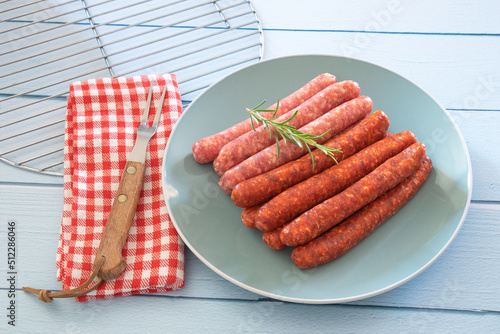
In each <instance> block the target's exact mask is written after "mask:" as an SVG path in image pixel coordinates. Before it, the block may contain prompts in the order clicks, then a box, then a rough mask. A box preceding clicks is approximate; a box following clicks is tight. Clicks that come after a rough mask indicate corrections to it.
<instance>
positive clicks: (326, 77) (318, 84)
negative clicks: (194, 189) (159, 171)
mask: <svg viewBox="0 0 500 334" xmlns="http://www.w3.org/2000/svg"><path fill="white" fill-rule="evenodd" d="M336 82H337V79H336V78H335V76H333V75H331V74H329V73H323V74H320V75H318V76H317V77H316V78H314V79H313V80H311V81H309V82H308V83H307V84H306V85H304V86H303V87H302V88H300V89H299V90H297V91H296V92H294V93H292V94H291V95H289V96H287V97H285V98H284V99H282V100H280V101H279V109H278V113H277V115H283V114H284V113H286V112H288V111H290V110H292V109H294V108H297V107H298V106H299V105H301V104H302V103H304V102H305V101H306V100H308V99H309V98H311V97H312V96H313V95H315V94H316V93H319V92H320V91H321V90H323V89H324V88H326V87H328V86H329V85H331V84H334V83H336ZM268 109H269V110H274V109H276V104H274V105H273V106H271V107H269V108H268ZM262 116H263V117H266V118H270V117H271V116H272V113H263V114H262ZM254 126H256V127H257V126H259V124H254ZM250 130H252V125H251V123H250V119H246V120H244V121H243V122H240V123H238V124H236V125H234V126H232V127H230V128H229V129H226V130H224V131H222V132H219V133H216V134H213V135H211V136H208V137H205V138H203V139H200V140H198V141H197V142H196V143H194V145H193V147H192V151H193V157H194V160H196V161H197V162H199V163H208V162H210V161H213V160H214V159H215V158H217V155H219V151H220V149H221V148H222V147H223V146H224V145H226V144H227V143H229V142H231V141H232V140H234V139H236V138H238V137H239V136H241V135H243V134H245V133H247V132H248V131H250Z"/></svg>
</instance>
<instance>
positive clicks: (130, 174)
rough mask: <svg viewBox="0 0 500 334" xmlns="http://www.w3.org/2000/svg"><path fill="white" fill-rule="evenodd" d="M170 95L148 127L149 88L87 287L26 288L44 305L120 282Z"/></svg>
mask: <svg viewBox="0 0 500 334" xmlns="http://www.w3.org/2000/svg"><path fill="white" fill-rule="evenodd" d="M166 92H167V86H165V89H164V90H163V93H162V95H161V99H160V101H159V104H158V106H157V107H156V114H155V118H154V121H153V124H152V125H151V126H149V127H148V126H147V124H148V116H149V109H150V107H151V97H152V95H153V83H151V86H150V87H149V93H148V98H147V102H146V108H145V109H144V111H143V112H142V115H141V123H140V124H139V127H138V128H137V138H136V140H135V145H134V148H133V149H132V151H131V152H130V154H129V156H128V159H127V163H126V165H125V168H124V170H123V172H122V177H121V180H120V184H119V186H118V191H117V193H116V196H115V200H114V202H113V205H112V206H111V211H110V213H109V217H108V221H107V222H106V227H105V228H104V232H103V234H102V238H101V242H100V244H99V249H98V250H97V255H96V257H95V260H94V267H93V269H92V274H91V275H90V277H89V278H88V279H87V281H85V283H83V284H81V285H80V286H78V287H76V288H74V289H71V290H63V291H56V292H51V291H50V290H47V289H43V290H37V289H33V288H30V287H23V290H24V291H28V292H32V293H36V294H38V298H39V299H40V300H41V301H43V302H45V303H50V302H52V300H53V299H54V298H70V297H77V296H81V295H85V294H87V293H89V292H90V291H93V290H95V289H97V288H98V287H99V285H100V284H101V283H102V282H104V281H108V280H112V279H115V278H117V277H118V276H120V274H121V273H122V272H123V271H124V270H125V267H126V266H127V264H126V263H125V260H124V259H123V257H122V249H123V245H124V244H125V240H127V236H128V231H129V230H130V226H131V225H132V221H133V219H134V215H135V210H136V208H137V202H138V200H139V195H140V194H141V190H142V186H143V183H144V171H145V170H146V164H145V162H146V150H147V148H148V143H149V140H150V139H151V137H153V135H154V134H155V132H156V128H157V127H158V123H159V121H160V117H161V111H162V108H163V101H164V100H165V93H166ZM96 277H98V280H97V281H96V282H95V283H93V284H92V285H91V286H89V285H90V284H91V283H92V282H93V281H94V279H95V278H96Z"/></svg>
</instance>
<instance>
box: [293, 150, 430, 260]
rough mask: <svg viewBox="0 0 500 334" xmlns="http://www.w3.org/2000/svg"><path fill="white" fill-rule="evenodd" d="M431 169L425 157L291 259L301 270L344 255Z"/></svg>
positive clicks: (393, 210)
mask: <svg viewBox="0 0 500 334" xmlns="http://www.w3.org/2000/svg"><path fill="white" fill-rule="evenodd" d="M431 170H432V161H431V159H430V158H429V157H427V156H426V157H425V158H424V160H423V161H422V163H421V164H420V166H419V167H418V168H417V169H416V170H415V173H413V175H411V176H410V177H408V178H407V179H406V180H404V181H403V182H401V183H400V184H398V185H397V186H395V187H394V188H392V189H391V190H389V191H388V192H386V193H385V194H383V195H381V196H380V197H378V198H377V199H375V200H374V201H373V202H371V203H370V204H368V205H367V206H365V207H364V208H362V209H361V210H359V211H357V212H356V213H355V214H353V215H352V216H350V217H349V218H347V219H346V220H344V221H343V222H342V223H340V224H338V225H337V226H335V227H333V228H332V229H331V230H329V231H327V232H325V233H323V234H322V235H321V236H319V237H317V238H316V239H314V240H312V241H310V242H308V243H307V244H305V245H302V246H297V247H295V249H294V250H293V252H292V260H293V262H295V264H296V265H297V266H298V267H299V268H301V269H308V268H314V267H316V266H319V265H321V264H325V263H328V262H330V261H332V260H334V259H336V258H338V257H340V256H342V255H344V254H345V253H347V252H348V251H349V250H350V249H352V248H353V247H354V246H356V245H357V244H359V243H360V242H361V241H363V239H365V238H366V237H368V236H369V235H370V234H371V233H372V232H373V231H375V229H377V228H378V227H379V226H380V225H382V224H383V223H384V222H385V221H387V220H388V219H389V218H391V217H392V216H393V215H394V214H395V213H396V212H398V211H399V210H400V209H401V208H402V207H403V206H404V205H405V204H406V203H408V202H409V201H410V200H411V199H412V198H413V196H415V194H416V193H417V192H418V191H419V190H420V188H421V187H422V186H423V184H424V183H425V181H426V180H427V178H428V176H429V174H430V172H431Z"/></svg>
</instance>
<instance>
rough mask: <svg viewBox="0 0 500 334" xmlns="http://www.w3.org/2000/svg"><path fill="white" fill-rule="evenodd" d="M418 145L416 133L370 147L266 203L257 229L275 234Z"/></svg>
mask: <svg viewBox="0 0 500 334" xmlns="http://www.w3.org/2000/svg"><path fill="white" fill-rule="evenodd" d="M416 142H417V137H415V135H414V134H413V133H411V132H410V131H404V132H400V133H397V134H394V135H390V136H389V137H386V138H384V139H382V140H380V141H378V142H376V143H375V144H372V145H370V146H369V147H367V148H365V149H364V150H362V151H360V152H358V153H356V154H354V155H353V156H351V157H349V158H347V159H346V160H343V161H341V162H340V163H339V164H337V165H335V166H333V167H330V168H328V169H327V170H325V171H323V172H322V173H320V174H317V175H315V176H313V177H311V178H309V179H307V180H305V181H303V182H301V183H299V184H297V185H295V186H293V187H291V188H289V189H287V190H285V191H284V192H282V193H281V194H279V195H277V196H276V197H274V198H273V199H271V200H270V201H269V202H267V203H265V204H264V205H263V206H262V207H261V208H260V210H259V212H258V214H257V217H256V219H255V220H254V221H255V226H256V227H257V228H258V229H259V230H262V231H271V230H274V229H275V228H277V227H278V226H281V225H283V224H285V223H287V222H289V221H291V220H292V219H294V218H295V217H297V216H298V215H300V214H301V213H303V212H306V211H307V210H309V209H311V208H312V207H314V206H315V205H317V204H319V203H321V202H323V201H325V200H327V199H329V198H330V197H332V196H334V195H336V194H338V193H339V192H341V191H342V190H344V189H345V188H347V187H349V186H350V185H351V184H353V183H354V182H356V181H358V180H359V179H361V178H362V177H364V176H365V175H366V174H368V173H370V172H371V171H373V170H374V169H375V168H376V167H378V166H379V165H380V164H382V163H383V162H384V161H386V160H387V159H389V158H391V157H393V156H395V155H396V154H398V153H399V152H401V151H402V150H404V149H405V148H407V147H408V146H410V145H411V144H414V143H416Z"/></svg>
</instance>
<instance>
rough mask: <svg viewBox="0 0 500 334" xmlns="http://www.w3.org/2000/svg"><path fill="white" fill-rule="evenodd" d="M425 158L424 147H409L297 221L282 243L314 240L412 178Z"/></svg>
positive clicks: (295, 243) (422, 145)
mask: <svg viewBox="0 0 500 334" xmlns="http://www.w3.org/2000/svg"><path fill="white" fill-rule="evenodd" d="M424 155H425V145H424V144H421V143H415V144H413V145H411V146H410V147H408V148H406V149H405V150H403V151H402V152H401V153H399V154H397V155H396V156H394V157H392V158H390V159H388V160H387V161H386V162H384V163H383V164H382V165H380V166H379V167H377V168H376V169H375V170H374V171H372V172H371V173H370V174H368V175H366V176H365V177H363V178H362V179H361V180H359V181H357V182H356V183H354V184H353V185H351V186H350V187H349V188H347V189H345V190H344V191H342V192H341V193H339V194H337V195H335V196H333V197H332V198H330V199H328V200H326V201H324V202H323V203H321V204H318V205H316V206H315V207H314V208H312V209H310V210H308V211H306V212H304V213H303V214H301V215H300V216H299V217H297V218H296V219H294V220H293V221H292V222H291V223H289V224H288V225H286V226H285V227H284V228H283V230H282V231H281V236H280V237H281V241H283V243H284V244H285V245H287V246H297V245H303V244H305V243H307V242H309V241H311V240H313V239H314V238H316V237H317V236H319V235H320V234H321V233H323V232H325V231H327V230H328V229H330V228H331V227H333V226H334V225H336V224H338V223H340V222H341V221H342V220H344V219H345V218H347V217H348V216H350V215H351V214H353V213H354V212H356V211H357V210H359V209H361V208H362V207H363V206H365V205H366V204H368V203H370V202H371V201H373V200H374V199H375V198H377V197H378V196H380V195H382V194H383V193H385V192H386V191H387V190H389V189H391V188H393V187H394V186H396V185H397V184H398V183H400V182H401V181H403V180H404V179H405V178H407V177H408V176H410V175H411V174H412V173H413V171H414V170H415V169H416V168H417V166H418V165H419V164H420V161H422V159H423V157H424Z"/></svg>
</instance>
